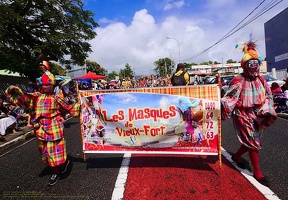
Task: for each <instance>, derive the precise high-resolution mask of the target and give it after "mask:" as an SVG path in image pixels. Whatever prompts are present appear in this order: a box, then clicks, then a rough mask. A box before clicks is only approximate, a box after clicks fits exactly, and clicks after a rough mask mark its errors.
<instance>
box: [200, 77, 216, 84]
mask: <svg viewBox="0 0 288 200" xmlns="http://www.w3.org/2000/svg"><path fill="white" fill-rule="evenodd" d="M203 83H204V84H217V77H216V76H205V77H204V79H203Z"/></svg>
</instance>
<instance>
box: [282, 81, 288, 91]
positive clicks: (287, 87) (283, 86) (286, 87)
mask: <svg viewBox="0 0 288 200" xmlns="http://www.w3.org/2000/svg"><path fill="white" fill-rule="evenodd" d="M281 90H282V92H285V91H286V90H288V78H286V80H285V83H284V84H283V85H282V86H281Z"/></svg>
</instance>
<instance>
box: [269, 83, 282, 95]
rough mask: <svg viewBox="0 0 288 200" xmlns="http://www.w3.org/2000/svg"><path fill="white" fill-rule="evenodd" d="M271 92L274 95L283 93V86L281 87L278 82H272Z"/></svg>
mask: <svg viewBox="0 0 288 200" xmlns="http://www.w3.org/2000/svg"><path fill="white" fill-rule="evenodd" d="M271 92H272V94H273V95H277V94H280V93H282V90H281V88H280V86H279V84H278V83H276V82H273V83H272V84H271Z"/></svg>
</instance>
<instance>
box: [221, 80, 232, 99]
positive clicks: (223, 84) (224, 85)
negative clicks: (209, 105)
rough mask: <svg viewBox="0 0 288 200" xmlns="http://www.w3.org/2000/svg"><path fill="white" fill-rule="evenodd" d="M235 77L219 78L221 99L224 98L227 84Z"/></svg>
mask: <svg viewBox="0 0 288 200" xmlns="http://www.w3.org/2000/svg"><path fill="white" fill-rule="evenodd" d="M234 77H235V75H228V76H221V84H222V87H221V97H223V96H224V94H225V93H226V91H227V90H228V87H229V83H230V82H231V81H232V79H233V78H234Z"/></svg>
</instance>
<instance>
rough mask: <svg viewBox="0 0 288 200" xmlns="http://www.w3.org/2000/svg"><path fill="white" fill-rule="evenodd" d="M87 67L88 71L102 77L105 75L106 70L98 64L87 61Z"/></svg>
mask: <svg viewBox="0 0 288 200" xmlns="http://www.w3.org/2000/svg"><path fill="white" fill-rule="evenodd" d="M86 67H87V71H91V72H94V73H96V74H100V75H105V69H104V68H103V67H101V66H100V65H99V64H98V63H97V62H94V61H90V60H86Z"/></svg>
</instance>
